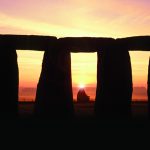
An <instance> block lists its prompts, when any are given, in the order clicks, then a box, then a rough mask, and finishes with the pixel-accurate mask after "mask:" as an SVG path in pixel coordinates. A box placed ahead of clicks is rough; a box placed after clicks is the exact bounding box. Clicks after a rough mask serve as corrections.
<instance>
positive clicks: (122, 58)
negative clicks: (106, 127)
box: [95, 49, 132, 119]
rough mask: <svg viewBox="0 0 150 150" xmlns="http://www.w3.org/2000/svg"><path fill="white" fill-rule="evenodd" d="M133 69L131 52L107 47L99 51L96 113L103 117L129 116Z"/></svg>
mask: <svg viewBox="0 0 150 150" xmlns="http://www.w3.org/2000/svg"><path fill="white" fill-rule="evenodd" d="M131 99H132V70H131V62H130V56H129V52H128V51H127V50H126V49H125V50H122V51H119V49H118V50H113V49H105V50H103V51H102V52H98V65H97V91H96V102H95V113H96V116H97V117H101V118H120V119H121V118H129V117H130V115H131V114H130V113H131Z"/></svg>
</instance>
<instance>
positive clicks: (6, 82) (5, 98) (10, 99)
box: [0, 46, 19, 117]
mask: <svg viewBox="0 0 150 150" xmlns="http://www.w3.org/2000/svg"><path fill="white" fill-rule="evenodd" d="M0 49H1V59H0V64H1V73H0V84H1V90H0V91H1V95H0V97H1V98H0V116H1V117H15V116H17V114H18V84H19V75H18V74H19V73H18V63H17V54H16V50H15V49H14V48H12V47H8V46H7V47H6V46H2V47H0Z"/></svg>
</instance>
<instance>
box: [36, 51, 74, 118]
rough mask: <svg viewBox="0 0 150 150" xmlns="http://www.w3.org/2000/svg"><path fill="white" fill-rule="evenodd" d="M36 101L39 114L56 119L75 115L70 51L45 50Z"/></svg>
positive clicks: (37, 113)
mask: <svg viewBox="0 0 150 150" xmlns="http://www.w3.org/2000/svg"><path fill="white" fill-rule="evenodd" d="M35 103H36V105H35V113H36V115H37V116H40V117H50V118H54V119H55V118H56V119H57V118H70V117H72V116H73V94H72V81H71V56H70V53H69V52H68V51H63V50H61V51H60V50H59V51H58V50H53V51H52V50H50V49H47V50H46V51H45V53H44V58H43V64H42V71H41V75H40V79H39V82H38V85H37V93H36V101H35Z"/></svg>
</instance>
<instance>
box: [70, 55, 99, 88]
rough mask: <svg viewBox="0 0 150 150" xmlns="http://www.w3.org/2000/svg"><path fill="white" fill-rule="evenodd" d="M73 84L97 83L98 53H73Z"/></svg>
mask: <svg viewBox="0 0 150 150" xmlns="http://www.w3.org/2000/svg"><path fill="white" fill-rule="evenodd" d="M71 69H72V82H73V85H76V86H77V85H80V84H84V85H86V86H90V85H95V84H96V73H97V53H71Z"/></svg>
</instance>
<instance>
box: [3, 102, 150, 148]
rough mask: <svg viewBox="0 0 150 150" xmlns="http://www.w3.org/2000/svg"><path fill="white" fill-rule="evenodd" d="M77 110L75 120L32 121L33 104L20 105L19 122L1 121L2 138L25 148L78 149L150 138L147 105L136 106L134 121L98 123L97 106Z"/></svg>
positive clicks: (78, 107)
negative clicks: (62, 145) (68, 146)
mask: <svg viewBox="0 0 150 150" xmlns="http://www.w3.org/2000/svg"><path fill="white" fill-rule="evenodd" d="M74 106H75V112H76V113H75V114H76V119H74V120H49V119H35V118H34V117H32V115H33V114H32V111H33V107H34V103H20V104H19V112H20V118H19V119H1V128H0V129H1V130H0V133H1V134H0V135H1V136H2V137H3V138H4V137H5V136H6V137H5V138H6V140H7V139H15V140H17V141H20V142H23V144H28V143H30V142H31V143H32V144H33V142H35V141H36V143H37V144H39V143H41V141H43V140H44V141H48V143H53V141H55V142H56V143H59V142H62V141H65V143H66V144H67V143H74V144H75V145H78V144H79V143H80V142H81V143H82V144H83V143H84V142H85V143H84V144H85V145H87V144H90V143H91V142H92V141H93V140H94V142H95V144H97V143H96V142H97V140H98V142H99V143H101V144H103V141H105V142H106V141H108V142H112V141H113V142H118V141H119V140H120V142H123V143H124V144H126V142H127V141H128V142H131V143H132V141H133V140H135V139H136V142H137V141H138V140H139V139H140V140H142V139H144V138H146V137H147V136H149V135H150V130H149V129H150V121H149V120H148V118H147V105H146V103H134V104H133V107H132V108H133V116H134V118H133V119H132V120H96V119H94V117H93V114H94V111H93V107H94V103H89V104H77V103H76V104H75V105H74ZM137 116H138V117H137ZM139 116H140V117H139ZM137 118H138V119H137ZM16 137H17V139H16ZM66 137H67V138H66ZM101 139H102V140H101ZM124 140H127V141H124ZM48 143H47V142H46V143H45V144H48ZM37 144H36V145H37ZM114 144H115V143H114ZM132 144H133V143H132ZM58 145H59V144H58ZM98 145H99V144H98ZM108 145H109V144H108ZM56 146H57V145H56ZM106 146H107V144H106Z"/></svg>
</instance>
